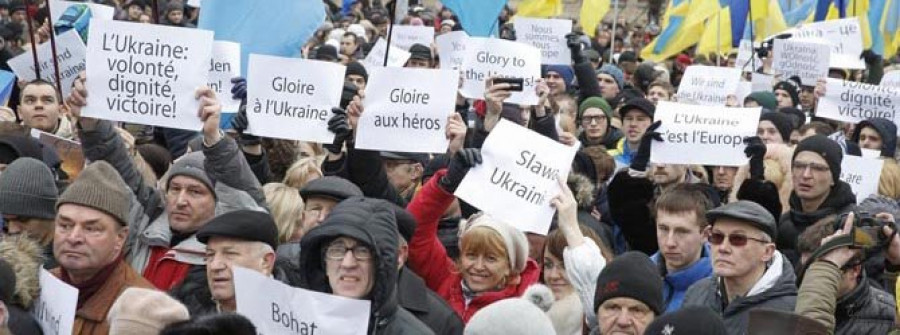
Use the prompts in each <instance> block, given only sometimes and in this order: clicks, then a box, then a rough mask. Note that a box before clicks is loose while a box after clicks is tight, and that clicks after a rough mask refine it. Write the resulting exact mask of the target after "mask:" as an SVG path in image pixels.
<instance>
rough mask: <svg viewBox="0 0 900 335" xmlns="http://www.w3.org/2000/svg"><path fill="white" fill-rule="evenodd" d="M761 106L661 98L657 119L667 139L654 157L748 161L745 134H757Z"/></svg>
mask: <svg viewBox="0 0 900 335" xmlns="http://www.w3.org/2000/svg"><path fill="white" fill-rule="evenodd" d="M761 111H762V109H761V108H759V107H756V108H720V107H714V106H697V105H687V104H680V103H674V102H668V101H660V102H659V103H658V104H657V106H656V115H655V116H654V120H657V121H662V125H661V126H660V128H659V129H658V130H657V131H658V132H659V133H660V134H662V138H663V141H662V142H657V141H654V142H653V144H652V146H651V148H650V161H651V162H653V163H662V164H698V165H715V166H740V165H744V164H746V163H747V156H746V155H745V154H744V148H745V147H746V145H745V144H744V137H748V136H754V135H756V128H757V126H758V125H759V114H760V112H761Z"/></svg>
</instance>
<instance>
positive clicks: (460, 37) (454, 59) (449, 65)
mask: <svg viewBox="0 0 900 335" xmlns="http://www.w3.org/2000/svg"><path fill="white" fill-rule="evenodd" d="M468 41H469V34H466V32H465V31H463V30H458V31H451V32H449V33H446V34H443V35H440V36H438V37H437V38H435V39H434V43H435V44H437V50H438V55H439V56H440V58H441V68H442V69H460V68H462V65H463V61H464V60H465V58H466V43H468Z"/></svg>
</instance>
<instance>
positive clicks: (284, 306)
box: [231, 266, 371, 335]
mask: <svg viewBox="0 0 900 335" xmlns="http://www.w3.org/2000/svg"><path fill="white" fill-rule="evenodd" d="M231 271H232V273H233V274H234V296H235V299H236V301H237V312H238V314H241V315H243V316H245V317H247V318H248V319H250V321H251V322H253V325H254V326H256V331H257V332H258V333H259V334H310V335H312V334H328V335H357V334H365V333H366V332H367V331H368V327H369V315H370V310H371V302H370V301H368V300H357V299H350V298H344V297H339V296H336V295H332V294H326V293H320V292H315V291H310V290H304V289H301V288H297V287H291V286H288V285H285V284H284V283H281V282H279V281H277V280H275V279H272V278H270V277H266V276H263V275H262V274H260V273H258V272H256V271H253V270H248V269H245V268H241V267H237V266H235V267H232V269H231Z"/></svg>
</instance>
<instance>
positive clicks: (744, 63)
mask: <svg viewBox="0 0 900 335" xmlns="http://www.w3.org/2000/svg"><path fill="white" fill-rule="evenodd" d="M751 57H753V58H751ZM754 65H756V66H755V67H760V66H762V60H760V59H759V57H757V56H756V51H754V50H753V42H750V40H741V44H740V45H738V54H737V59H736V60H735V62H734V67H736V68H738V69H740V70H741V72H754V71H756V68H755V67H754Z"/></svg>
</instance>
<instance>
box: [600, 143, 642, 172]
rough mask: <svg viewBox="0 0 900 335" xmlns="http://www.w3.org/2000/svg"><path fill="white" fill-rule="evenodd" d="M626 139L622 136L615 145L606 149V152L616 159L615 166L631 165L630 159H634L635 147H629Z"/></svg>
mask: <svg viewBox="0 0 900 335" xmlns="http://www.w3.org/2000/svg"><path fill="white" fill-rule="evenodd" d="M626 140H627V139H626V138H625V137H624V136H623V137H622V138H620V139H619V141H618V143H616V145H614V146H613V147H612V148H611V149H609V150H607V151H606V153H608V154H609V155H610V156H613V159H615V160H616V166H617V167H619V166H624V167H627V166H629V165H631V161H632V160H633V159H634V155H636V154H637V148H631V146H629V145H628V142H627V141H626Z"/></svg>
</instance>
